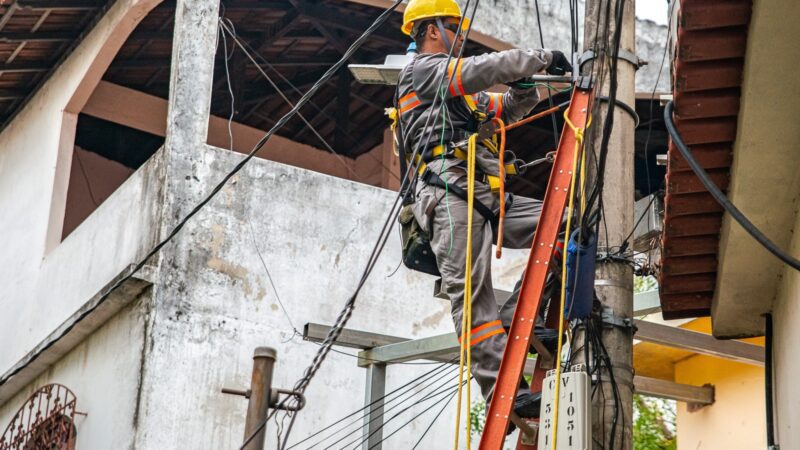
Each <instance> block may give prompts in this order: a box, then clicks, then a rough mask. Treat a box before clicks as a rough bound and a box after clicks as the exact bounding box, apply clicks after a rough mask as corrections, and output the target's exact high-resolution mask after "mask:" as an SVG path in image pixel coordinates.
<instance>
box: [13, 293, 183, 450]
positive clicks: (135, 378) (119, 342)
mask: <svg viewBox="0 0 800 450" xmlns="http://www.w3.org/2000/svg"><path fill="white" fill-rule="evenodd" d="M149 301H150V300H149V296H148V298H144V299H141V300H139V301H136V302H134V303H132V304H131V305H129V306H128V307H126V308H125V309H123V310H121V311H120V312H119V313H118V314H117V315H116V316H115V317H114V318H113V319H111V320H109V321H108V322H107V323H106V324H105V325H103V326H102V327H101V328H100V329H98V330H97V331H95V332H94V333H93V334H91V335H90V336H88V337H87V338H86V340H85V341H84V342H83V343H82V344H81V345H79V346H78V347H76V348H74V349H73V350H72V351H71V352H70V353H68V354H67V355H66V356H64V357H63V358H62V359H61V360H60V361H58V362H57V363H56V364H54V365H53V366H52V367H51V368H50V369H49V370H48V371H47V372H46V373H44V374H42V375H41V376H39V377H38V378H37V379H36V380H35V381H34V382H32V383H31V384H30V385H29V386H28V387H27V388H25V389H23V390H21V391H20V392H19V393H18V394H17V395H16V396H15V397H14V398H12V399H11V400H9V401H8V402H6V403H5V404H4V405H0V426H2V427H5V426H6V424H8V423H9V422H10V421H11V418H12V417H13V416H14V414H16V412H17V410H18V409H19V407H20V406H22V405H23V403H24V402H25V400H26V399H27V398H28V396H30V395H31V394H32V393H33V392H34V391H35V390H36V389H38V388H40V387H41V386H43V385H45V384H49V383H60V384H63V385H65V386H67V387H68V388H69V389H70V390H72V391H73V392H74V393H75V396H76V399H77V401H76V410H77V411H78V412H82V413H86V414H87V415H86V416H81V415H76V416H75V426H76V428H77V432H78V434H77V441H76V448H79V449H98V450H100V449H127V448H135V447H133V446H132V445H133V437H134V430H135V429H136V424H137V421H138V420H140V419H139V417H140V416H137V410H136V404H137V402H138V400H139V397H138V396H139V382H140V376H141V373H142V371H143V370H144V366H143V362H144V360H143V355H144V353H145V335H146V322H147V308H148V307H149ZM176 448H177V447H176Z"/></svg>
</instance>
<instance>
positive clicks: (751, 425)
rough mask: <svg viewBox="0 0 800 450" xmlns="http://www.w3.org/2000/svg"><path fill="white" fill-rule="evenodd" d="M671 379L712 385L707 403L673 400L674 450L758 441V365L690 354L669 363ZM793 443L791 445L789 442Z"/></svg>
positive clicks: (737, 448)
mask: <svg viewBox="0 0 800 450" xmlns="http://www.w3.org/2000/svg"><path fill="white" fill-rule="evenodd" d="M675 381H676V382H678V383H684V384H689V385H694V386H702V385H703V384H706V383H709V384H713V385H714V398H715V402H714V404H713V405H710V406H706V407H705V408H702V409H700V410H698V411H689V409H688V405H687V404H686V403H684V402H678V404H677V427H678V428H677V430H678V450H716V449H730V450H749V449H754V448H760V447H763V446H764V441H765V440H766V433H765V431H764V430H765V418H764V369H763V368H761V367H757V366H753V365H749V364H742V363H738V362H734V361H729V360H725V359H721V358H714V357H711V356H703V355H695V356H692V357H689V358H686V359H684V360H682V361H680V362H677V363H676V364H675ZM789 448H793V447H789Z"/></svg>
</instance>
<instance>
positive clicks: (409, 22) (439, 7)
mask: <svg viewBox="0 0 800 450" xmlns="http://www.w3.org/2000/svg"><path fill="white" fill-rule="evenodd" d="M436 17H455V18H457V19H461V8H460V7H459V6H458V3H456V2H455V0H410V1H409V2H408V5H407V6H406V10H405V12H403V27H402V28H401V30H402V31H403V33H405V34H407V35H409V36H411V29H412V28H413V27H414V22H416V21H417V20H424V19H434V18H436ZM468 26H469V19H468V18H464V21H463V23H462V28H463V29H465V30H466V28H467V27H468Z"/></svg>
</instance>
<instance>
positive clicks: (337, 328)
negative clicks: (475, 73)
mask: <svg viewBox="0 0 800 450" xmlns="http://www.w3.org/2000/svg"><path fill="white" fill-rule="evenodd" d="M401 2H402V0H397V1H396V3H394V4H393V5H392V6H391V7H390V8H389V9H387V10H386V11H384V12H383V13H382V14H381V15H380V16H379V17H378V19H376V21H375V22H374V23H373V24H372V25H371V26H370V28H369V29H368V31H370V32H371V30H373V29H374V28H377V26H380V24H381V23H382V22H383V21H385V20H386V18H387V17H388V14H390V13H391V12H392V11H394V10H395V9H396V8H397V7H398V6H399V5H400V3H401ZM470 2H471V0H467V6H466V7H465V10H466V11H468V10H469V4H470ZM479 2H480V0H477V1H476V4H475V8H474V9H473V12H472V18H474V16H475V11H477V8H478V4H479ZM463 23H464V16H462V17H461V19H460V21H459V27H458V33H457V34H456V36H455V40H454V41H453V45H452V46H451V47H450V51H449V53H448V56H447V61H446V62H445V64H444V65H443V66H442V74H441V76H440V79H439V84H438V85H437V88H436V92H441V91H442V86H443V85H444V80H445V79H446V78H447V76H446V74H447V66H448V64H449V63H450V60H451V59H452V56H453V52H454V51H455V43H456V42H457V41H458V39H459V37H460V36H461V32H462V29H463ZM472 23H473V22H472V21H470V24H469V26H468V27H467V29H466V32H465V35H464V41H465V42H466V40H467V39H468V37H469V32H470V30H471V29H472ZM362 37H363V36H362ZM360 40H361V38H359V39H358V40H357V41H356V42H357V43H358V42H359V41H360ZM353 45H355V43H354V44H353ZM465 47H466V45H462V46H461V50H460V52H459V56H458V58H461V55H463V52H464V48H465ZM351 48H352V47H351ZM348 52H349V51H348ZM346 56H348V57H349V55H346ZM340 62H341V61H340ZM337 64H338V63H337ZM336 69H338V67H337V68H336ZM332 70H334V68H331V69H329V71H328V72H326V75H327V74H328V73H330V72H331V71H332ZM455 72H456V71H453V73H452V74H451V75H450V78H449V81H448V83H452V79H453V76H455ZM320 81H322V80H320ZM319 83H320V82H319V81H318V82H317V84H315V85H314V87H316V86H317V85H318V84H319ZM314 87H312V89H313V88H314ZM440 97H441V98H442V101H443V100H444V96H443V95H437V96H436V97H435V98H434V102H433V104H432V105H431V108H432V109H433V108H435V107H436V103H437V100H439V98H440ZM303 98H305V97H303ZM301 100H302V99H301ZM299 104H300V102H298V105H299ZM440 107H441V106H440ZM434 116H436V114H431V115H429V116H428V118H427V119H426V122H425V126H426V127H428V126H429V125H430V120H431V118H432V117H434ZM423 129H424V128H423ZM432 133H433V129H432V127H431V128H430V129H429V131H428V135H427V138H428V139H427V140H421V141H420V143H419V145H418V146H417V148H416V149H415V150H414V152H413V153H412V155H411V161H415V158H416V156H417V155H418V154H419V153H420V149H421V147H422V146H423V145H424V144H423V143H425V142H428V141H429V140H430V136H431V134H432ZM411 174H416V168H415V167H413V164H411V165H409V167H408V169H407V171H406V173H405V174H404V176H403V180H402V181H401V185H403V184H404V183H405V180H406V179H409V177H410V176H412V175H411ZM411 191H412V189H409V192H411ZM402 200H403V194H402V193H398V195H397V197H395V201H394V204H393V205H392V207H391V209H390V212H389V214H388V215H387V217H386V220H385V222H384V224H383V227H382V228H381V230H380V233H379V235H378V240H377V242H376V243H375V246H374V247H373V250H372V253H371V254H370V257H369V260H368V261H367V265H366V267H365V269H364V271H363V273H362V276H361V278H360V280H359V282H358V284H357V286H356V289H355V291H354V292H353V294H352V295H351V296H350V298H349V299H348V301H347V302H346V303H345V306H344V308H343V309H342V311H341V312H340V314H339V316H338V317H337V319H336V322H335V323H334V325H333V326H332V327H331V329H330V331H329V332H328V335H327V336H326V337H325V339H324V340H323V342H322V345H321V346H320V350H319V351H318V352H317V354H316V355H315V356H314V359H313V361H312V362H311V365H309V367H307V368H306V371H305V373H304V375H303V377H301V378H300V380H298V382H297V383H296V384H295V388H294V391H296V392H300V393H302V392H304V391H305V389H306V387H307V386H308V384H309V383H310V382H311V380H312V379H313V378H314V375H316V372H317V371H318V370H319V367H320V366H321V364H322V362H323V361H324V360H325V357H326V356H327V354H328V352H329V351H330V348H331V346H332V345H333V342H334V341H336V339H337V338H338V337H339V335H340V334H341V332H342V329H343V328H344V326H345V325H346V324H347V322H348V321H349V319H350V316H351V315H352V312H353V309H354V307H355V301H356V298H357V297H358V294H359V293H360V291H361V289H362V287H363V286H364V284H365V283H366V280H367V278H368V277H369V275H370V274H371V273H372V270H373V268H374V266H375V263H376V262H377V259H378V256H379V255H380V253H381V252H382V251H383V248H384V247H385V245H386V242H387V241H388V234H389V231H390V230H391V228H392V226H393V225H394V220H395V219H396V217H397V215H398V214H399V212H400V207H401V206H402ZM296 417H297V414H295V415H293V416H292V420H291V421H290V422H289V426H288V428H287V430H286V437H285V439H284V442H287V441H288V436H289V433H291V430H292V426H293V425H294V421H295V419H296ZM268 420H269V418H267V421H268ZM267 421H264V422H262V423H261V424H259V426H258V427H257V428H256V430H255V431H254V432H253V434H251V436H250V437H248V438H247V439H246V440H245V443H244V444H243V445H242V447H241V448H240V450H241V449H243V448H244V447H245V446H246V445H247V443H248V442H249V441H251V440H252V439H253V437H255V435H256V434H257V433H258V432H260V430H261V429H262V428H263V427H264V425H266V422H267Z"/></svg>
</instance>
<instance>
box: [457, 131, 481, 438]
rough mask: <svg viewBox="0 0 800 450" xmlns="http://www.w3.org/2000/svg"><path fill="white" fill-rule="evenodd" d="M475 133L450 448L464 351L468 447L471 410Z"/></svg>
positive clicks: (471, 139)
mask: <svg viewBox="0 0 800 450" xmlns="http://www.w3.org/2000/svg"><path fill="white" fill-rule="evenodd" d="M477 138H478V135H477V134H473V135H472V136H470V137H469V141H467V142H468V143H467V251H466V254H467V257H466V262H465V268H464V299H463V302H462V303H463V306H462V310H461V350H460V353H459V361H458V400H457V402H456V411H457V412H456V437H455V443H454V445H453V448H454V449H455V450H457V449H458V436H459V428H460V427H461V396H462V387H463V385H464V363H465V361H464V359H465V358H464V355H465V354H466V372H467V448H470V447H471V445H470V444H471V442H470V441H471V439H470V425H471V419H472V417H471V415H472V411H471V408H470V406H471V405H470V404H469V402H470V399H472V392H471V389H470V384H471V383H470V378H471V377H472V373H471V366H472V219H473V211H474V209H475V153H476V144H477Z"/></svg>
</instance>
